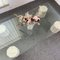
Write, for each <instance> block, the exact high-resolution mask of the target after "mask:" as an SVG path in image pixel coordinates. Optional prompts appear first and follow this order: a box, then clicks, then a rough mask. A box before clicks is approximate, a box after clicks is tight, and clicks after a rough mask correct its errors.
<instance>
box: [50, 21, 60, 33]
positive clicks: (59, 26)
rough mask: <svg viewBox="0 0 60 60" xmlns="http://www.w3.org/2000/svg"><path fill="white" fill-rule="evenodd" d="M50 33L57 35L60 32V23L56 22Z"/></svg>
mask: <svg viewBox="0 0 60 60" xmlns="http://www.w3.org/2000/svg"><path fill="white" fill-rule="evenodd" d="M50 31H51V32H53V33H57V32H59V31H60V21H56V22H54V24H53V25H52V26H51V28H50Z"/></svg>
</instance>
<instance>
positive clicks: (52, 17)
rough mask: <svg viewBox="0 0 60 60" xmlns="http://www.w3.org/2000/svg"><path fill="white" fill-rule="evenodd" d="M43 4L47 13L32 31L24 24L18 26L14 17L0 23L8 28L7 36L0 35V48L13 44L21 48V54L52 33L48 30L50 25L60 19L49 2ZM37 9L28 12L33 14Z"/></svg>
mask: <svg viewBox="0 0 60 60" xmlns="http://www.w3.org/2000/svg"><path fill="white" fill-rule="evenodd" d="M44 5H46V6H47V7H48V12H47V15H46V17H45V18H41V23H40V26H37V25H36V26H34V28H33V30H32V31H28V30H27V28H26V26H21V27H20V28H18V27H17V25H18V20H17V18H16V17H13V18H11V19H9V20H8V21H5V22H3V23H2V24H3V25H5V26H6V28H7V29H8V31H9V35H8V36H7V37H0V47H1V48H0V49H2V48H4V49H6V48H7V47H8V46H9V45H10V46H11V45H15V46H17V47H18V48H19V49H20V50H21V54H22V53H24V52H25V51H27V50H28V49H29V48H31V47H32V46H34V45H35V44H36V43H37V42H38V41H40V40H44V39H46V38H48V37H50V36H52V35H53V34H54V33H52V32H51V31H50V27H51V25H52V24H53V23H54V22H55V21H57V20H60V17H59V15H58V13H57V12H56V11H55V10H54V8H53V7H52V6H51V5H50V4H49V3H45V4H44ZM37 9H38V7H36V8H34V9H32V10H30V11H29V13H30V14H33V15H34V14H35V12H37ZM23 15H24V14H23ZM38 38H39V39H38ZM5 47H6V48H5Z"/></svg>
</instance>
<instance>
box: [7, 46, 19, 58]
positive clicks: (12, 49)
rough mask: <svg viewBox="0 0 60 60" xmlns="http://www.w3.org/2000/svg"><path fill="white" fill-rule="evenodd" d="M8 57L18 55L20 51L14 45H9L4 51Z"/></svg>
mask: <svg viewBox="0 0 60 60" xmlns="http://www.w3.org/2000/svg"><path fill="white" fill-rule="evenodd" d="M6 54H7V56H8V57H9V58H16V57H18V56H19V55H20V51H19V49H18V48H17V47H16V46H10V47H9V48H8V49H7V52H6Z"/></svg>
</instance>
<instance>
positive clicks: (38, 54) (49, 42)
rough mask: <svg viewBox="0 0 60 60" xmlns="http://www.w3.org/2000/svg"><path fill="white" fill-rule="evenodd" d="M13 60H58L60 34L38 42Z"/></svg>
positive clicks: (59, 54) (59, 58)
mask: <svg viewBox="0 0 60 60" xmlns="http://www.w3.org/2000/svg"><path fill="white" fill-rule="evenodd" d="M14 60H60V33H58V34H55V35H53V36H52V37H49V38H48V39H46V40H42V41H40V42H38V43H37V44H36V45H35V46H34V47H32V48H31V49H29V50H28V51H27V52H25V53H24V54H22V55H20V56H19V57H18V58H16V59H14Z"/></svg>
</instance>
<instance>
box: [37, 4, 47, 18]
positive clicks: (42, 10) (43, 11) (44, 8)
mask: <svg viewBox="0 0 60 60" xmlns="http://www.w3.org/2000/svg"><path fill="white" fill-rule="evenodd" d="M47 11H48V8H47V6H45V5H41V6H39V9H38V12H37V15H38V16H39V17H40V18H44V17H45V15H46V13H47Z"/></svg>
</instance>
